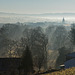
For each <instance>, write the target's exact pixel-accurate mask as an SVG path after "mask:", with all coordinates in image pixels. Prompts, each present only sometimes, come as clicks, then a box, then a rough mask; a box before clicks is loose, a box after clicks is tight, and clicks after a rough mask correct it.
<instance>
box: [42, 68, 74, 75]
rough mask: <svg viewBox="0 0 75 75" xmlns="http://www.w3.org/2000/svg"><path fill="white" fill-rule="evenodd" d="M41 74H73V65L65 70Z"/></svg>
mask: <svg viewBox="0 0 75 75" xmlns="http://www.w3.org/2000/svg"><path fill="white" fill-rule="evenodd" d="M42 75H75V67H72V68H69V69H65V70H60V71H57V72H53V73H47V74H42Z"/></svg>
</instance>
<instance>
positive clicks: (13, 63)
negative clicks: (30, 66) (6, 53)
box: [0, 58, 21, 71]
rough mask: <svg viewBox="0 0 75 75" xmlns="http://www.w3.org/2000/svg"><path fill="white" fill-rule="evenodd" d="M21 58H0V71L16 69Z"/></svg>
mask: <svg viewBox="0 0 75 75" xmlns="http://www.w3.org/2000/svg"><path fill="white" fill-rule="evenodd" d="M20 62H21V58H0V71H9V70H10V69H17V68H18V67H19V65H20Z"/></svg>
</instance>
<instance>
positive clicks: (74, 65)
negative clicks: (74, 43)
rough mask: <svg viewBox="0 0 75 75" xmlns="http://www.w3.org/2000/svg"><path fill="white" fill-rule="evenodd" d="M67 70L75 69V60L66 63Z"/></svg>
mask: <svg viewBox="0 0 75 75" xmlns="http://www.w3.org/2000/svg"><path fill="white" fill-rule="evenodd" d="M64 65H65V68H71V67H75V59H70V60H68V61H66V62H65V63H64Z"/></svg>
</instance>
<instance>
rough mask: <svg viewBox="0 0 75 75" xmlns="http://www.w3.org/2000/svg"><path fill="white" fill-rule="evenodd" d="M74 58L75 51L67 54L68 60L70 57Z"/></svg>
mask: <svg viewBox="0 0 75 75" xmlns="http://www.w3.org/2000/svg"><path fill="white" fill-rule="evenodd" d="M73 58H75V52H73V53H69V54H67V55H66V60H70V59H73Z"/></svg>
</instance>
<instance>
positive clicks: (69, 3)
mask: <svg viewBox="0 0 75 75" xmlns="http://www.w3.org/2000/svg"><path fill="white" fill-rule="evenodd" d="M0 12H7V13H19V14H42V13H75V0H0Z"/></svg>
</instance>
